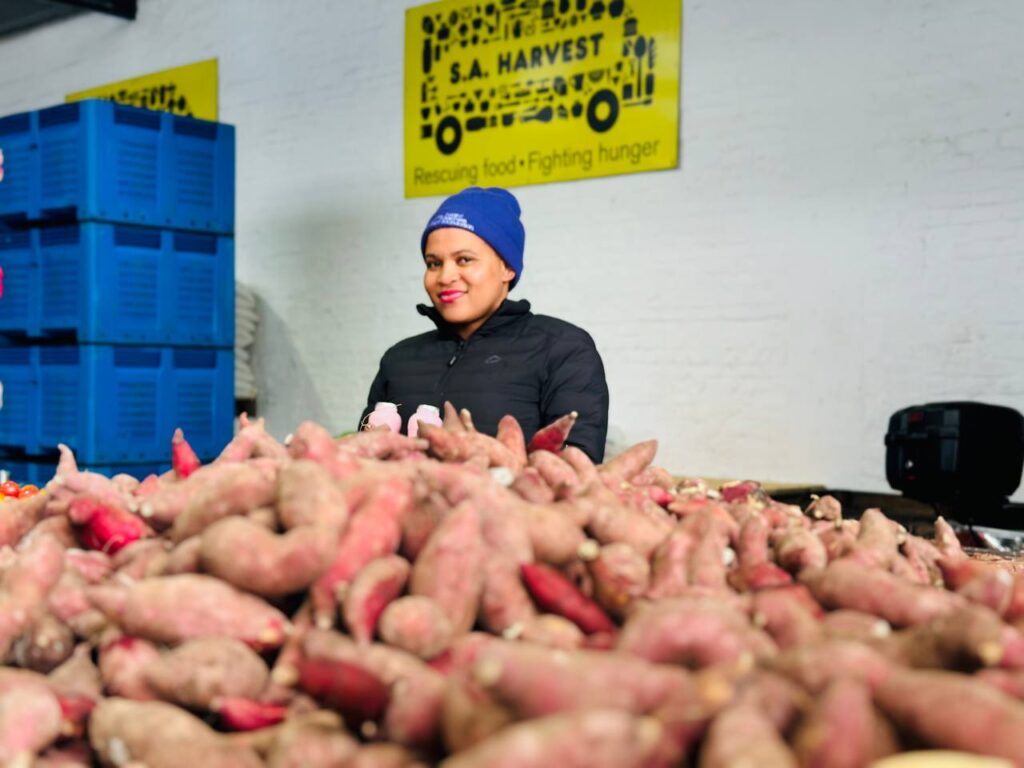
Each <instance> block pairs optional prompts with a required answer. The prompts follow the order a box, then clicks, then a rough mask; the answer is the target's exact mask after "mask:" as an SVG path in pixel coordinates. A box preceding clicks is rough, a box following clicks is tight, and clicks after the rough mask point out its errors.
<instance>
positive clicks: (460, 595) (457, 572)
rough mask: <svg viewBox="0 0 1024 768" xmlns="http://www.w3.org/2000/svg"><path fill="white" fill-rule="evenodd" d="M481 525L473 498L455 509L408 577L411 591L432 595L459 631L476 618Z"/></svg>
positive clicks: (416, 593) (481, 548)
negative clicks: (472, 501)
mask: <svg viewBox="0 0 1024 768" xmlns="http://www.w3.org/2000/svg"><path fill="white" fill-rule="evenodd" d="M480 525H481V524H480V513H479V511H478V509H477V507H476V506H475V505H474V504H472V503H471V502H464V503H463V504H461V505H459V507H457V508H456V509H454V510H452V512H451V513H450V514H449V515H448V517H447V518H445V520H444V521H443V522H442V523H441V525H440V526H439V527H438V529H437V530H436V531H434V533H433V535H432V536H431V537H430V540H429V541H428V542H427V545H426V546H425V547H424V548H423V551H422V552H420V555H419V557H418V558H416V563H415V564H414V565H413V568H412V575H411V576H410V579H409V591H410V593H411V594H413V595H423V596H425V597H429V598H432V599H433V600H434V601H435V602H436V603H437V604H438V606H439V607H440V608H441V610H442V611H443V612H444V614H445V615H447V616H448V618H449V619H450V621H451V626H452V630H453V631H454V632H455V633H458V634H461V633H463V632H468V631H469V630H470V629H471V628H472V626H473V623H474V622H475V621H476V614H477V609H478V607H479V603H480V593H481V590H482V589H483V578H482V574H481V569H482V566H483V561H484V553H485V550H484V545H483V538H482V536H481V531H480Z"/></svg>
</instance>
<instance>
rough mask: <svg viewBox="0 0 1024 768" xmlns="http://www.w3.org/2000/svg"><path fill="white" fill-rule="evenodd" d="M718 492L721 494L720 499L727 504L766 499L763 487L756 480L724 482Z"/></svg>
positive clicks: (756, 501) (755, 501)
mask: <svg viewBox="0 0 1024 768" xmlns="http://www.w3.org/2000/svg"><path fill="white" fill-rule="evenodd" d="M718 492H719V493H720V494H721V495H722V501H724V502H725V503H727V504H747V503H751V502H754V503H758V502H763V501H765V499H766V494H765V492H764V489H763V488H762V487H761V484H760V483H758V482H757V481H756V480H733V481H732V482H729V483H724V484H723V485H722V486H721V487H720V488H719V489H718Z"/></svg>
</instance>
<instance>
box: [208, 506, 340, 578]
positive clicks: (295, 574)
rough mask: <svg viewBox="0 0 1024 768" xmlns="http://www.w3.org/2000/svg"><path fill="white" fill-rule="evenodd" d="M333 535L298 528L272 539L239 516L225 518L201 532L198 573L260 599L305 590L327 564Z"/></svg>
mask: <svg viewBox="0 0 1024 768" xmlns="http://www.w3.org/2000/svg"><path fill="white" fill-rule="evenodd" d="M337 535H338V534H337V531H336V530H335V529H333V528H321V527H319V526H313V525H300V526H298V527H296V528H293V529H291V530H290V531H288V533H285V534H283V535H277V534H274V533H272V532H270V531H268V530H266V529H265V528H263V527H262V526H260V525H257V524H255V523H253V522H250V521H249V520H247V519H245V518H242V517H229V518H225V519H224V520H221V521H220V522H218V523H215V524H213V525H211V526H210V527H209V528H207V529H206V530H205V531H203V533H202V536H201V539H202V547H201V550H200V555H199V561H200V564H201V567H202V570H203V571H205V572H206V573H208V574H210V575H211V576H216V577H217V578H219V579H223V580H224V581H226V582H227V583H228V584H231V585H233V586H235V587H238V588H239V589H244V590H246V591H247V592H253V593H255V594H257V595H263V596H264V597H277V596H281V595H288V594H292V593H295V592H299V591H300V590H303V589H306V588H308V587H309V586H310V585H311V584H312V583H313V582H314V581H316V579H317V578H318V577H319V576H320V574H321V573H323V571H324V570H325V569H326V568H327V566H328V565H329V562H330V559H331V557H332V556H333V555H334V540H335V539H336V538H337Z"/></svg>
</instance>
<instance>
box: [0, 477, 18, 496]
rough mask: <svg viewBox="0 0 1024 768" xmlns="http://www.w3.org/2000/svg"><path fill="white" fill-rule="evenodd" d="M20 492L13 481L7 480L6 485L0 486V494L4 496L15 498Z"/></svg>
mask: <svg viewBox="0 0 1024 768" xmlns="http://www.w3.org/2000/svg"><path fill="white" fill-rule="evenodd" d="M20 492H21V488H20V487H19V486H18V484H17V483H16V482H14V481H13V480H8V481H7V482H6V483H4V484H2V485H0V494H2V495H4V496H12V497H17V495H18V494H19V493H20Z"/></svg>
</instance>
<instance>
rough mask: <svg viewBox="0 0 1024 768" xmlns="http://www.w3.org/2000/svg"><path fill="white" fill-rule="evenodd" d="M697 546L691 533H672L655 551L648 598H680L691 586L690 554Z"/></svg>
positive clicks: (676, 531)
mask: <svg viewBox="0 0 1024 768" xmlns="http://www.w3.org/2000/svg"><path fill="white" fill-rule="evenodd" d="M694 544H695V540H694V536H693V534H691V533H690V532H689V531H686V530H682V529H677V530H675V531H672V533H670V534H669V535H668V536H667V537H666V538H665V540H664V541H663V542H662V543H661V544H660V545H658V548H657V549H655V550H654V553H653V555H652V558H651V583H650V586H649V587H648V590H647V597H649V598H651V599H652V600H656V599H658V598H662V597H679V596H680V595H682V594H683V593H684V592H686V590H687V588H688V587H689V585H690V568H689V565H690V553H691V552H692V551H693V548H694Z"/></svg>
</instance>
